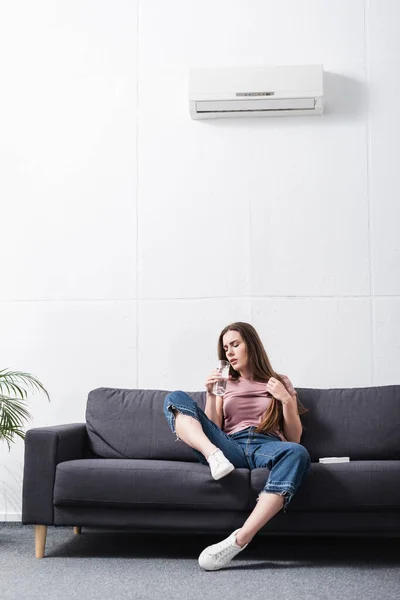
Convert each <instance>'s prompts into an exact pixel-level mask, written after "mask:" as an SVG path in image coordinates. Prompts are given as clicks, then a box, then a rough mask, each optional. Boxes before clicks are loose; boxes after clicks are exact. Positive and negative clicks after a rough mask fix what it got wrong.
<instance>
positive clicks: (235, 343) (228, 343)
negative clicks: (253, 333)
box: [222, 331, 248, 372]
mask: <svg viewBox="0 0 400 600" xmlns="http://www.w3.org/2000/svg"><path fill="white" fill-rule="evenodd" d="M222 343H223V346H224V350H225V355H226V360H229V362H230V363H231V365H232V367H233V368H234V369H235V371H239V372H242V371H243V370H244V369H246V367H247V360H248V359H247V347H246V343H245V341H244V340H243V338H242V336H241V335H240V333H239V332H238V331H227V332H226V333H225V335H224V337H223V338H222Z"/></svg>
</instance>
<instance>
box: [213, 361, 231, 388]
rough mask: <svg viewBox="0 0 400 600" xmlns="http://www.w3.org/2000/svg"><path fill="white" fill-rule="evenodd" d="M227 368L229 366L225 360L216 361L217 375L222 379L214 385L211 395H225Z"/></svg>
mask: <svg viewBox="0 0 400 600" xmlns="http://www.w3.org/2000/svg"><path fill="white" fill-rule="evenodd" d="M229 367H230V364H229V362H228V361H227V360H220V361H218V367H217V369H218V374H219V375H222V379H219V380H218V381H216V382H215V383H214V387H213V391H212V393H213V394H215V395H216V396H223V395H224V394H225V390H226V382H227V381H228V377H229Z"/></svg>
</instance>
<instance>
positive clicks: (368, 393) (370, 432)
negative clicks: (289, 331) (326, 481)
mask: <svg viewBox="0 0 400 600" xmlns="http://www.w3.org/2000/svg"><path fill="white" fill-rule="evenodd" d="M296 389H297V392H298V395H299V399H300V401H301V402H302V404H303V405H304V406H305V407H306V408H308V409H309V412H307V413H305V414H304V415H302V417H301V420H302V423H303V425H304V433H303V436H302V439H301V443H302V444H303V445H304V446H305V447H306V448H307V450H308V451H309V453H310V456H311V459H312V460H313V461H318V458H321V457H324V456H350V459H351V460H374V459H375V460H384V459H392V460H395V459H400V385H390V386H379V387H365V388H344V389H311V388H296ZM168 393H169V391H168V390H143V389H137V390H128V389H117V388H98V389H95V390H93V391H91V392H90V393H89V397H88V402H87V407H86V427H87V432H88V436H89V441H90V446H91V450H92V452H93V453H94V454H95V455H98V456H101V457H105V458H150V459H159V460H183V461H196V460H197V459H196V457H195V455H194V453H193V452H192V450H191V449H190V448H189V447H188V446H187V445H186V444H184V443H183V442H181V441H176V436H175V434H174V433H172V431H171V430H170V428H169V426H168V423H167V420H166V418H165V416H164V413H163V404H164V399H165V396H166V395H167V394H168ZM187 393H188V394H189V396H191V397H192V398H193V399H194V400H195V401H196V402H197V404H198V405H199V406H200V407H201V408H203V409H204V406H205V400H206V394H205V392H187Z"/></svg>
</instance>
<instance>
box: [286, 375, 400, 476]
mask: <svg viewBox="0 0 400 600" xmlns="http://www.w3.org/2000/svg"><path fill="white" fill-rule="evenodd" d="M297 392H298V395H299V399H300V400H301V402H302V403H303V404H304V406H305V407H306V408H308V409H309V412H308V413H305V414H304V415H302V417H301V420H302V422H303V425H304V433H303V436H302V439H301V443H302V444H303V445H304V446H305V447H306V448H307V450H308V452H309V454H310V456H311V460H313V461H318V458H322V457H324V456H349V457H350V459H351V460H384V459H392V460H399V459H400V385H387V386H377V387H365V388H352V389H350V388H349V389H305V388H297ZM350 468H351V467H350Z"/></svg>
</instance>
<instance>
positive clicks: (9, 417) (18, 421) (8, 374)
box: [0, 369, 50, 450]
mask: <svg viewBox="0 0 400 600" xmlns="http://www.w3.org/2000/svg"><path fill="white" fill-rule="evenodd" d="M26 387H27V388H28V389H30V390H33V392H36V391H43V392H44V393H45V394H46V396H47V398H48V399H49V402H50V396H49V394H48V393H47V390H45V388H44V387H43V384H42V383H41V382H40V381H39V380H38V379H37V378H36V377H35V376H34V375H31V374H30V373H24V372H22V371H9V370H7V369H3V370H2V371H0V441H1V440H5V441H6V442H7V445H8V449H9V450H10V448H11V442H13V441H14V436H15V435H18V436H19V437H20V438H22V439H23V440H24V439H25V433H24V431H23V429H22V427H23V424H24V421H27V420H28V419H31V418H32V415H31V414H30V412H29V411H28V410H27V408H26V406H25V404H26V401H27V398H28V392H27V390H26V389H25V388H26Z"/></svg>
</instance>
